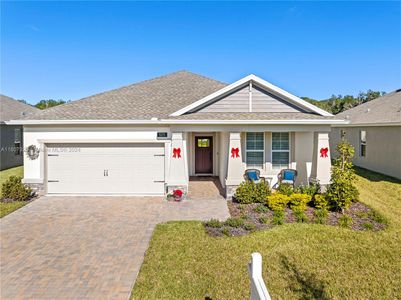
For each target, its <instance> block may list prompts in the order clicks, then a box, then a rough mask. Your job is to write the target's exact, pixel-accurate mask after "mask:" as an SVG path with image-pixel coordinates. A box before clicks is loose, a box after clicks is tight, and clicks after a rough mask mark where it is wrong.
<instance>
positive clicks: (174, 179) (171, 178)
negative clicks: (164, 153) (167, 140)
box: [167, 132, 188, 191]
mask: <svg viewBox="0 0 401 300" xmlns="http://www.w3.org/2000/svg"><path fill="white" fill-rule="evenodd" d="M169 152H170V153H169V156H170V157H168V159H169V161H170V164H169V166H170V168H169V173H168V179H167V190H168V191H170V190H171V189H173V188H174V187H175V186H184V187H186V188H188V166H187V162H188V160H187V147H186V141H185V139H184V134H183V133H182V132H173V133H172V134H171V149H170V151H169Z"/></svg>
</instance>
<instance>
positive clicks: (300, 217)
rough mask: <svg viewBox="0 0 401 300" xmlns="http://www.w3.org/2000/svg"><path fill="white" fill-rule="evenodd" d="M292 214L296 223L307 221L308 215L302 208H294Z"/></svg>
mask: <svg viewBox="0 0 401 300" xmlns="http://www.w3.org/2000/svg"><path fill="white" fill-rule="evenodd" d="M294 215H295V219H296V220H297V222H298V223H306V222H308V221H309V219H308V216H307V215H306V214H305V212H304V211H302V210H294Z"/></svg>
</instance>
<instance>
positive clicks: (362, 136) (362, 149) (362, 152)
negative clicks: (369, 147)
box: [359, 130, 366, 157]
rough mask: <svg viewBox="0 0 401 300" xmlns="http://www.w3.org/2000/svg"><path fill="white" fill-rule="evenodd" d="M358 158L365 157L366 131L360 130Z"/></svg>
mask: <svg viewBox="0 0 401 300" xmlns="http://www.w3.org/2000/svg"><path fill="white" fill-rule="evenodd" d="M359 156H361V157H365V156H366V131H365V130H361V132H360V148H359Z"/></svg>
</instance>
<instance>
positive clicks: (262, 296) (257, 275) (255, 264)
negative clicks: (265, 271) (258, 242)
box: [248, 252, 271, 300]
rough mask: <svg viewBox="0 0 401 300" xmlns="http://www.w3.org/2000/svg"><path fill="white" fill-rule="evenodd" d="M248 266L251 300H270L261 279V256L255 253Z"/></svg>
mask: <svg viewBox="0 0 401 300" xmlns="http://www.w3.org/2000/svg"><path fill="white" fill-rule="evenodd" d="M251 256H252V258H251V261H250V263H249V264H248V272H249V278H250V279H251V300H271V298H270V295H269V292H268V291H267V288H266V284H265V282H264V280H263V278H262V255H260V253H258V252H255V253H252V255H251Z"/></svg>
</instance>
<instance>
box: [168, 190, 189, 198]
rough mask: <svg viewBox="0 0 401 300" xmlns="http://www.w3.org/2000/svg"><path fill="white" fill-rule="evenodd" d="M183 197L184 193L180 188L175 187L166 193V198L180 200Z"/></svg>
mask: <svg viewBox="0 0 401 300" xmlns="http://www.w3.org/2000/svg"><path fill="white" fill-rule="evenodd" d="M184 198H185V193H184V191H183V190H181V189H175V190H173V191H172V192H171V193H169V194H168V195H167V200H174V201H182V200H184Z"/></svg>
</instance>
